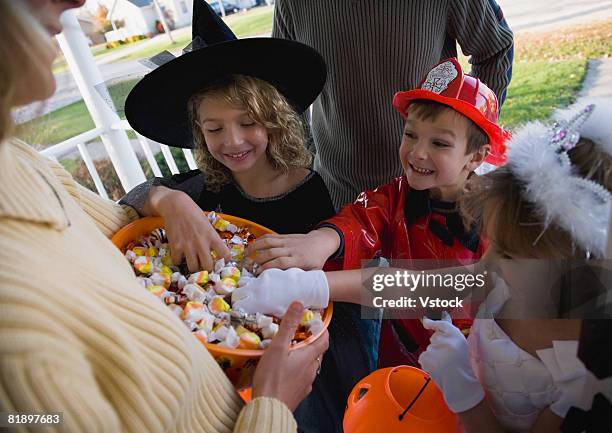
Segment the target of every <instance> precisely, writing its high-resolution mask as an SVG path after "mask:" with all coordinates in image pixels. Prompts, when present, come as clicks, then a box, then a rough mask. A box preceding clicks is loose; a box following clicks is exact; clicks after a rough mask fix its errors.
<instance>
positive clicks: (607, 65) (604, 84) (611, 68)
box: [578, 58, 612, 99]
mask: <svg viewBox="0 0 612 433" xmlns="http://www.w3.org/2000/svg"><path fill="white" fill-rule="evenodd" d="M592 97H608V98H612V58H607V59H593V60H589V64H588V69H587V75H586V77H585V79H584V82H583V83H582V90H581V91H580V92H579V93H578V98H579V99H580V98H592Z"/></svg>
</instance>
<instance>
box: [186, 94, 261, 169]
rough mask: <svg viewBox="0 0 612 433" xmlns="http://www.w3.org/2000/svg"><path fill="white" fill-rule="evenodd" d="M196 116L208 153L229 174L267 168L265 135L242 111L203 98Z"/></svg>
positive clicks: (210, 98)
mask: <svg viewBox="0 0 612 433" xmlns="http://www.w3.org/2000/svg"><path fill="white" fill-rule="evenodd" d="M198 114H199V116H198V117H199V120H198V123H199V125H200V128H201V130H202V134H203V135H204V139H205V141H206V146H207V148H208V151H209V152H210V154H211V155H212V156H213V158H215V159H216V160H217V161H219V162H220V163H221V164H223V165H224V166H226V167H227V168H228V169H229V170H230V171H231V172H232V173H234V174H236V173H240V174H247V173H251V172H256V171H257V170H260V169H263V168H265V167H267V166H269V163H268V160H267V156H266V149H267V147H268V132H267V131H266V128H265V127H264V126H263V125H260V124H258V123H257V122H255V121H254V120H253V119H252V118H251V117H250V116H249V113H248V112H247V111H246V110H245V109H243V108H241V107H235V106H232V105H230V104H228V103H227V102H225V101H223V100H222V99H220V98H215V97H206V98H204V99H203V100H202V102H201V103H200V107H199V110H198Z"/></svg>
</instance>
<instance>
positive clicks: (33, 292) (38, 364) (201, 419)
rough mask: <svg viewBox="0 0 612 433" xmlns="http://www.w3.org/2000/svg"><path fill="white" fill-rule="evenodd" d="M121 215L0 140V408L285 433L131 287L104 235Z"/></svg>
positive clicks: (104, 420)
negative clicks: (241, 398)
mask: <svg viewBox="0 0 612 433" xmlns="http://www.w3.org/2000/svg"><path fill="white" fill-rule="evenodd" d="M130 212H132V211H130V210H128V209H127V208H123V207H121V206H119V205H117V204H115V203H113V202H111V201H108V200H104V199H102V198H101V197H99V196H97V195H96V194H94V193H92V192H90V191H88V190H86V189H85V188H82V187H81V186H79V185H78V184H76V183H75V182H74V180H73V179H72V178H71V177H70V175H69V174H68V173H67V172H66V171H65V170H64V169H63V168H62V167H61V166H60V165H59V164H57V163H55V162H52V161H49V160H46V159H45V158H43V157H42V156H40V155H39V154H38V153H37V152H35V151H34V150H33V149H31V148H29V147H28V146H26V145H25V144H24V143H21V142H18V141H16V140H11V141H8V142H4V143H0V263H1V264H2V265H1V266H0V411H10V412H26V411H40V412H52V411H59V412H63V424H62V425H60V426H57V428H56V429H50V430H45V431H61V432H109V433H120V432H134V433H136V432H138V433H142V432H160V433H161V432H185V433H187V432H194V433H204V432H231V431H235V432H289V431H295V430H296V425H295V421H294V419H293V416H292V414H291V412H290V411H289V409H288V408H287V407H286V406H285V405H284V404H283V403H281V402H280V401H278V400H274V399H270V398H263V397H261V398H256V399H254V400H253V401H252V402H251V403H249V404H248V405H246V406H244V404H243V402H242V401H241V400H240V398H239V396H238V395H237V394H236V392H235V391H234V389H233V387H232V385H231V383H230V382H229V380H228V379H227V378H226V377H225V375H224V374H223V372H222V371H221V369H220V368H219V366H218V365H217V364H216V362H215V361H214V359H213V358H212V357H211V355H210V354H209V353H208V352H207V351H206V349H205V348H204V347H203V346H202V345H201V344H200V343H199V342H198V340H197V339H196V338H194V337H193V336H192V335H191V334H190V333H189V331H188V330H187V328H186V327H185V326H184V325H183V324H182V323H181V321H180V320H179V319H178V318H177V317H176V316H174V315H173V314H172V313H171V312H170V311H169V310H168V309H167V308H166V307H165V306H164V305H163V304H162V303H161V302H159V300H158V299H156V298H155V297H154V296H153V295H151V294H149V293H148V292H147V291H146V290H144V289H143V288H142V287H141V286H140V285H139V284H138V283H137V282H136V279H135V277H134V274H133V272H132V269H131V267H130V265H129V263H128V262H127V260H126V259H125V258H124V257H123V255H122V254H121V252H119V251H118V250H117V248H115V247H114V246H113V244H112V243H111V242H110V241H109V240H108V237H109V236H110V235H112V234H113V233H114V232H115V231H116V230H118V229H119V228H120V227H122V226H123V225H125V224H126V223H127V222H129V220H130V219H132V218H134V217H135V214H134V213H131V214H130ZM19 431H27V430H26V429H22V430H19Z"/></svg>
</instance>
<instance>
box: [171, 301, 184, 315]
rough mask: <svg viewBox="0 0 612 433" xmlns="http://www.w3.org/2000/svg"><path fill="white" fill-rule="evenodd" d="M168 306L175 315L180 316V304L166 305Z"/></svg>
mask: <svg viewBox="0 0 612 433" xmlns="http://www.w3.org/2000/svg"><path fill="white" fill-rule="evenodd" d="M168 308H170V311H172V312H173V313H174V314H175V315H176V317H181V314H183V309H182V308H181V306H180V305H174V304H172V305H168Z"/></svg>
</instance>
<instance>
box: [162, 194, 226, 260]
mask: <svg viewBox="0 0 612 433" xmlns="http://www.w3.org/2000/svg"><path fill="white" fill-rule="evenodd" d="M150 203H151V205H152V206H154V207H155V210H156V211H157V213H158V214H159V215H160V216H162V217H163V218H164V220H165V224H166V234H167V236H168V242H169V244H170V251H171V254H172V262H173V263H175V264H177V265H178V264H180V263H181V262H182V260H183V257H184V258H185V260H186V262H187V267H188V268H189V271H191V272H197V271H201V270H208V271H210V270H211V269H212V268H213V265H214V260H213V258H212V256H211V251H215V252H216V253H217V256H218V258H225V259H226V260H227V259H229V257H230V251H229V249H228V248H227V246H226V245H225V243H224V242H223V240H222V239H221V238H220V237H219V234H218V233H217V231H216V230H215V229H214V227H213V226H212V225H211V224H210V222H209V221H208V219H207V218H206V217H205V216H204V215H203V214H202V210H201V209H200V208H199V207H198V205H197V204H196V203H195V202H194V201H193V200H192V199H191V197H189V196H188V195H187V194H185V193H184V192H182V191H177V190H172V189H169V188H166V187H163V186H158V187H155V188H154V190H152V194H151V199H150Z"/></svg>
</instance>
